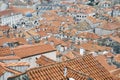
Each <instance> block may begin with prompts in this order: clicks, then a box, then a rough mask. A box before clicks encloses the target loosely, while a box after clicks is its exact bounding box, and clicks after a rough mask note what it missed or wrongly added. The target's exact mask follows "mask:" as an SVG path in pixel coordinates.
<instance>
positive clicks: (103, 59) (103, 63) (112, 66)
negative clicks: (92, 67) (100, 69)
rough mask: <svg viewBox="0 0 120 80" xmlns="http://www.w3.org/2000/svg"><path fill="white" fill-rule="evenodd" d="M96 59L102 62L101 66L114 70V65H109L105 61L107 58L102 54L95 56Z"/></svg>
mask: <svg viewBox="0 0 120 80" xmlns="http://www.w3.org/2000/svg"><path fill="white" fill-rule="evenodd" d="M96 59H97V60H98V61H99V62H100V63H101V64H102V66H104V67H105V69H107V70H108V71H111V70H114V69H116V68H117V67H116V66H114V65H109V64H108V63H107V58H106V57H105V56H104V55H99V56H96Z"/></svg>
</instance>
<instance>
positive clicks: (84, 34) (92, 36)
mask: <svg viewBox="0 0 120 80" xmlns="http://www.w3.org/2000/svg"><path fill="white" fill-rule="evenodd" d="M78 37H81V38H87V39H99V38H100V36H98V35H97V34H95V33H90V32H82V33H79V34H78Z"/></svg>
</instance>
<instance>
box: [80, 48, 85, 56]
mask: <svg viewBox="0 0 120 80" xmlns="http://www.w3.org/2000/svg"><path fill="white" fill-rule="evenodd" d="M84 54H85V49H83V48H80V55H82V56H83V55H84Z"/></svg>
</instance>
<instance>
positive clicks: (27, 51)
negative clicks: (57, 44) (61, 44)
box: [13, 44, 55, 58]
mask: <svg viewBox="0 0 120 80" xmlns="http://www.w3.org/2000/svg"><path fill="white" fill-rule="evenodd" d="M13 51H14V53H15V55H16V56H18V57H20V58H25V57H29V56H34V55H39V54H44V53H46V52H51V51H55V48H54V47H53V46H51V45H49V44H45V45H39V44H38V45H29V46H21V47H17V48H15V49H13Z"/></svg>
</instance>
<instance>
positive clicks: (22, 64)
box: [6, 62, 30, 67]
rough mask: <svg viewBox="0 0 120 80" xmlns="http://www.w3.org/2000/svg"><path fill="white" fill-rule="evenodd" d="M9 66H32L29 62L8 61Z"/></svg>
mask: <svg viewBox="0 0 120 80" xmlns="http://www.w3.org/2000/svg"><path fill="white" fill-rule="evenodd" d="M6 66H7V67H17V66H30V64H29V63H27V62H14V63H6Z"/></svg>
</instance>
